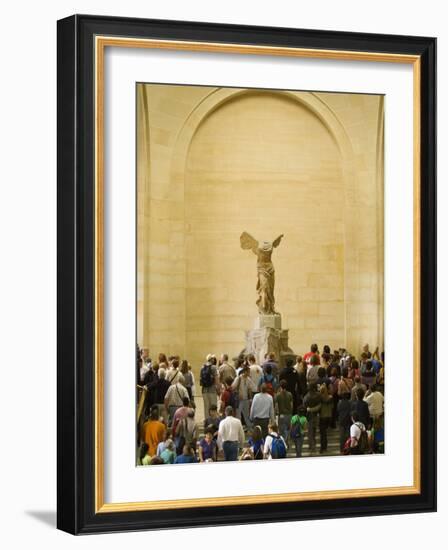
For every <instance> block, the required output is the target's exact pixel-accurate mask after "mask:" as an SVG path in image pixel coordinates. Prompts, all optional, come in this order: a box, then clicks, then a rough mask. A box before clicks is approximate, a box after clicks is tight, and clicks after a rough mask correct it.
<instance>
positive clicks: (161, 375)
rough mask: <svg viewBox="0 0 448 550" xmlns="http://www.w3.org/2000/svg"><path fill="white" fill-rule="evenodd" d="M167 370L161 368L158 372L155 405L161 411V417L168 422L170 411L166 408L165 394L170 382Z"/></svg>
mask: <svg viewBox="0 0 448 550" xmlns="http://www.w3.org/2000/svg"><path fill="white" fill-rule="evenodd" d="M165 376H166V370H165V369H164V368H159V369H158V372H157V382H156V384H155V387H154V405H153V406H154V407H157V409H158V411H159V417H161V418H163V419H164V420H165V421H166V422H167V421H168V411H167V410H166V409H165V403H164V402H165V396H166V392H167V391H168V388H169V387H170V385H171V384H170V383H169V382H168V380H166V378H165Z"/></svg>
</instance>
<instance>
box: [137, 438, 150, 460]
mask: <svg viewBox="0 0 448 550" xmlns="http://www.w3.org/2000/svg"><path fill="white" fill-rule="evenodd" d="M148 449H149V446H148V444H147V443H145V442H143V443H142V444H141V445H140V448H139V450H138V456H137V466H148V464H149V461H150V460H151V457H150V456H149V455H148Z"/></svg>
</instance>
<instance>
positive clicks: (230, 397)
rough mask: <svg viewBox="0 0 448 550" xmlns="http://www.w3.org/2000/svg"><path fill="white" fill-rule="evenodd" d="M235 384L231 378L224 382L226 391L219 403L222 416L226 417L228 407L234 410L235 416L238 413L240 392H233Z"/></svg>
mask: <svg viewBox="0 0 448 550" xmlns="http://www.w3.org/2000/svg"><path fill="white" fill-rule="evenodd" d="M233 382H234V380H233V378H231V377H230V376H229V378H226V380H224V389H223V390H222V392H221V395H220V401H219V402H220V408H219V412H220V414H221V416H224V414H225V410H226V407H229V406H230V407H232V408H233V414H234V416H236V411H237V408H238V392H237V391H234V390H233V388H232V385H233Z"/></svg>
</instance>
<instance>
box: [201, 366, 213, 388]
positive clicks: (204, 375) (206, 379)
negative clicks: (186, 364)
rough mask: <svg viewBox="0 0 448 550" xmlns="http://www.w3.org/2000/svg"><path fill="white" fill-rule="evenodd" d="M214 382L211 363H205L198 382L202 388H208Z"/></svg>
mask: <svg viewBox="0 0 448 550" xmlns="http://www.w3.org/2000/svg"><path fill="white" fill-rule="evenodd" d="M214 382H215V377H214V376H213V372H212V365H210V364H209V363H206V364H205V365H204V366H203V367H202V369H201V375H200V384H201V386H202V387H203V388H210V386H213V384H214Z"/></svg>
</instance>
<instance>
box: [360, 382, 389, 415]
mask: <svg viewBox="0 0 448 550" xmlns="http://www.w3.org/2000/svg"><path fill="white" fill-rule="evenodd" d="M364 401H365V402H366V403H367V405H368V407H369V414H370V417H371V418H372V420H373V422H375V420H376V419H377V418H380V417H381V416H382V415H383V412H384V395H383V394H382V393H381V392H380V391H379V390H378V386H377V385H376V384H373V385H372V389H371V390H369V391H368V392H367V393H366V394H365V396H364Z"/></svg>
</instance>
